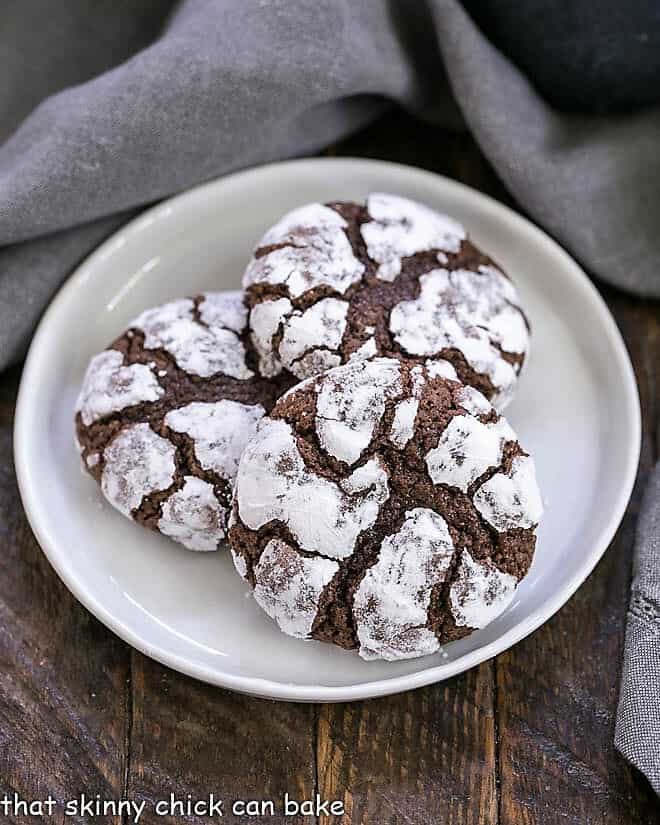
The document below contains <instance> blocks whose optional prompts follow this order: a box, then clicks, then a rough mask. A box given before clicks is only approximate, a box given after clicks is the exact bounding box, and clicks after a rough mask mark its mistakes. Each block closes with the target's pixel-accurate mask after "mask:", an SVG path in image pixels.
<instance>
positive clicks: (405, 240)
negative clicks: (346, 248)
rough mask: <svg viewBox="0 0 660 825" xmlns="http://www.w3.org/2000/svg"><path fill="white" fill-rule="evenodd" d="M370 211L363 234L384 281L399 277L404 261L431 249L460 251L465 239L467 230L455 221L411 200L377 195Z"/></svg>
mask: <svg viewBox="0 0 660 825" xmlns="http://www.w3.org/2000/svg"><path fill="white" fill-rule="evenodd" d="M367 211H368V212H369V215H370V216H371V220H370V221H368V222H367V223H363V224H362V226H361V227H360V231H361V233H362V238H363V240H364V242H365V244H366V245H367V253H368V255H369V257H370V258H371V259H372V260H374V261H376V263H378V265H379V266H378V273H377V274H378V277H379V278H382V279H383V280H384V281H393V280H394V279H395V278H396V276H397V275H399V273H400V272H401V259H402V258H407V257H410V256H411V255H415V254H416V253H418V252H427V251H429V250H432V249H437V250H444V251H445V252H458V251H459V249H460V246H461V241H462V240H463V239H464V238H465V229H463V227H462V226H461V225H460V224H459V223H458V222H457V221H455V220H454V219H453V218H450V217H449V216H447V215H442V214H440V213H439V212H435V211H434V210H433V209H429V208H428V206H424V205H423V204H421V203H416V202H415V201H411V200H409V199H408V198H401V197H397V196H395V195H384V194H381V193H375V194H372V195H369V197H368V198H367ZM443 259H444V260H445V261H446V257H445V256H443ZM441 260H442V259H441Z"/></svg>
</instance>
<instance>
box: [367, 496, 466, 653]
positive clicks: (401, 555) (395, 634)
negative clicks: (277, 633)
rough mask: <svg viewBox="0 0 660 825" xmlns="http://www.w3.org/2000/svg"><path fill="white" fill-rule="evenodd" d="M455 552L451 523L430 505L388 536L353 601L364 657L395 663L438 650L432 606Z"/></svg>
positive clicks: (414, 512)
mask: <svg viewBox="0 0 660 825" xmlns="http://www.w3.org/2000/svg"><path fill="white" fill-rule="evenodd" d="M453 555H454V544H453V542H452V539H451V536H450V534H449V530H448V528H447V523H446V521H445V520H444V519H443V518H442V516H440V515H438V513H436V512H434V511H433V510H430V509H428V508H423V507H419V508H415V509H413V510H409V511H408V512H407V513H406V518H405V521H404V522H403V525H402V526H401V528H400V529H399V531H398V532H397V533H394V534H393V535H391V536H386V538H385V539H384V540H383V543H382V545H381V548H380V551H379V554H378V560H377V561H376V563H375V564H373V565H372V566H371V567H370V568H369V569H368V570H367V572H366V573H365V575H364V577H363V579H362V581H361V582H360V585H359V587H358V589H357V591H356V593H355V597H354V601H353V616H354V620H355V624H356V629H357V636H358V639H359V641H360V656H362V658H363V659H386V660H388V661H394V660H397V659H409V658H413V657H415V656H426V655H428V654H430V653H434V652H435V651H436V650H437V649H438V647H439V644H438V640H437V638H436V636H435V634H434V633H433V632H432V631H431V630H429V629H428V628H427V627H426V624H427V622H428V608H429V605H430V602H431V592H432V590H433V588H434V587H435V585H437V584H440V583H441V582H443V581H444V580H445V576H446V574H447V570H448V568H449V565H450V563H451V560H452V556H453Z"/></svg>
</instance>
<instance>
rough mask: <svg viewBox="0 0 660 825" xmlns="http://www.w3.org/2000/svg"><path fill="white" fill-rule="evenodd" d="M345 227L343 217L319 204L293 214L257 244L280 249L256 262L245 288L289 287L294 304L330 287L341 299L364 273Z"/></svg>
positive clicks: (250, 266)
mask: <svg viewBox="0 0 660 825" xmlns="http://www.w3.org/2000/svg"><path fill="white" fill-rule="evenodd" d="M346 226H347V224H346V221H345V220H344V219H343V218H342V217H341V215H339V213H337V212H335V211H334V209H330V208H329V207H327V206H323V205H321V204H320V203H310V204H307V205H306V206H301V207H300V208H298V209H294V210H293V211H292V212H289V213H288V214H287V215H285V216H284V217H283V218H282V219H281V220H280V221H278V222H277V223H276V224H275V225H274V226H272V227H271V228H270V229H269V230H268V231H267V232H266V234H265V235H264V236H263V237H262V239H261V240H260V241H259V244H258V246H259V247H260V248H261V247H269V246H276V247H277V248H275V249H273V250H271V251H269V252H267V253H266V254H265V255H260V256H259V257H253V258H252V260H251V261H250V263H249V264H248V267H247V269H246V271H245V275H244V277H243V287H244V288H247V287H249V286H251V285H252V284H262V283H265V284H281V285H286V288H287V291H288V294H289V296H290V297H293V298H296V297H298V296H300V295H302V294H303V293H304V292H307V291H309V290H310V289H314V287H317V286H326V287H328V286H329V287H331V288H332V289H333V290H335V291H336V292H338V293H339V294H340V295H341V294H343V293H344V292H346V290H347V289H348V288H349V286H350V285H351V284H354V283H356V282H357V281H359V280H360V278H361V277H362V274H363V273H364V266H363V265H362V264H361V263H360V261H359V260H358V259H357V258H356V257H355V255H354V254H353V250H352V248H351V245H350V243H349V241H348V238H347V236H346V233H345V231H344V230H345V228H346Z"/></svg>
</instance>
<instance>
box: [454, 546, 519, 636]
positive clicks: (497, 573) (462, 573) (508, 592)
mask: <svg viewBox="0 0 660 825" xmlns="http://www.w3.org/2000/svg"><path fill="white" fill-rule="evenodd" d="M517 585H518V582H517V581H516V578H515V576H511V575H509V574H508V573H503V572H502V571H501V570H498V569H497V567H495V565H494V564H493V563H492V562H490V561H489V560H488V559H486V560H483V561H477V560H475V559H473V558H472V556H471V555H470V553H469V552H468V551H467V550H464V551H463V554H462V556H461V563H460V566H459V568H458V574H457V577H456V580H455V581H454V583H453V584H452V586H451V588H450V590H449V601H450V604H451V610H452V614H453V616H454V621H455V622H456V624H457V625H458V627H471V628H474V629H475V630H479V629H480V628H482V627H486V625H489V624H490V623H491V622H492V621H494V620H495V619H496V618H497V617H498V616H499V615H500V614H501V613H503V612H504V611H505V610H506V608H507V607H508V606H509V605H510V604H511V602H512V600H513V597H514V595H515V592H516V587H517Z"/></svg>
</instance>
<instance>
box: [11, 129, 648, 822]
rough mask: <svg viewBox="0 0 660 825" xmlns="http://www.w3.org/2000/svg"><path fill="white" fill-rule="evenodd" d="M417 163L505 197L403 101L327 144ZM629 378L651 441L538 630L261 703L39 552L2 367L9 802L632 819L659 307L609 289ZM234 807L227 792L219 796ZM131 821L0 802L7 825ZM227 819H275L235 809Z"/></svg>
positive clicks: (361, 817) (368, 815)
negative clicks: (380, 687) (120, 614)
mask: <svg viewBox="0 0 660 825" xmlns="http://www.w3.org/2000/svg"><path fill="white" fill-rule="evenodd" d="M333 153H336V154H348V155H360V156H366V157H376V158H384V159H388V160H396V161H400V162H402V163H409V164H413V165H416V166H422V167H425V168H427V169H431V170H433V171H437V172H440V173H443V174H446V175H448V176H450V177H452V178H456V179H458V180H461V181H464V182H465V183H467V184H469V185H471V186H474V187H476V188H477V189H481V190H483V191H486V192H489V193H490V194H492V195H494V196H495V197H497V198H499V199H501V200H504V201H506V202H511V199H510V197H509V196H508V195H507V194H506V192H505V191H504V189H503V187H502V185H501V184H500V183H499V181H498V180H497V178H496V176H495V175H494V173H493V171H492V169H491V168H490V167H489V165H488V164H487V162H486V161H485V160H484V158H483V156H482V155H481V154H480V152H479V150H478V149H477V147H476V146H475V144H474V143H473V142H472V141H471V140H470V139H469V138H468V137H467V136H465V135H455V134H450V133H444V132H441V131H439V130H438V129H437V128H434V127H431V126H427V125H422V124H419V123H416V122H415V121H413V120H412V119H410V118H408V117H407V116H405V115H402V114H399V113H392V114H390V115H387V116H386V117H385V118H383V119H382V120H381V121H379V122H378V123H377V124H375V125H373V126H372V127H370V128H369V129H367V130H366V131H365V132H362V133H360V134H359V135H357V136H355V137H353V138H351V139H350V140H348V141H346V142H345V143H344V144H342V145H341V146H339V147H337V148H336V149H335V150H333ZM601 290H602V294H603V296H604V298H605V300H606V301H607V303H608V305H609V307H610V309H611V311H612V313H613V314H614V317H615V318H616V321H617V323H618V325H619V328H620V329H621V331H622V333H623V336H624V338H625V340H626V344H627V346H628V349H629V352H630V355H631V358H632V361H633V364H634V366H635V371H636V374H637V380H638V382H639V388H640V395H641V401H642V409H643V417H644V443H643V449H642V458H641V465H640V470H639V477H638V480H637V485H636V487H635V492H634V494H633V498H632V501H631V503H630V506H629V508H628V512H627V515H626V517H625V519H624V521H623V524H622V526H621V528H620V529H619V531H618V533H617V536H616V538H615V540H614V542H613V543H612V546H611V547H610V549H609V550H608V552H607V553H606V555H605V557H604V558H603V560H602V561H601V562H600V564H599V565H598V567H597V569H596V570H595V572H594V573H593V574H592V575H591V576H590V578H589V579H588V580H587V582H586V583H585V584H584V585H583V586H582V587H581V588H580V590H579V591H578V593H577V594H576V595H575V596H574V597H573V598H572V599H571V600H570V602H569V603H568V604H567V605H566V606H565V607H564V608H563V609H562V610H561V611H560V612H559V613H558V614H557V615H556V616H555V617H554V618H553V619H551V620H550V621H549V622H548V623H547V624H545V625H544V626H543V627H542V628H540V629H539V630H537V631H536V633H534V634H533V635H532V636H530V637H529V638H527V639H525V640H524V641H523V642H521V643H519V644H518V645H516V646H515V647H514V648H513V649H511V650H509V651H507V652H506V653H503V654H501V655H500V656H498V657H497V658H496V659H494V660H492V661H490V662H486V663H485V664H482V665H481V666H480V667H478V668H475V669H474V670H471V671H469V672H468V673H465V674H463V675H462V676H459V677H456V678H454V679H451V680H450V681H447V682H443V683H441V684H437V685H432V686H430V687H427V688H423V689H420V690H416V691H412V692H410V693H404V694H400V695H398V696H392V697H388V698H385V699H377V700H373V701H364V702H355V703H352V704H342V705H303V704H286V703H277V702H271V701H265V700H261V699H252V698H248V697H245V696H240V695H238V694H235V693H231V692H228V691H224V690H220V689H218V688H214V687H210V686H208V685H204V684H201V683H198V682H195V681H193V680H192V679H189V678H187V677H185V676H181V675H179V674H178V673H175V672H173V671H171V670H168V669H167V668H165V667H162V666H161V665H159V664H157V663H156V662H153V661H151V660H149V659H147V658H145V657H144V656H143V655H141V654H140V653H138V652H136V651H135V650H132V649H131V648H130V647H129V646H128V645H126V644H124V643H123V642H122V641H120V640H119V639H117V638H116V637H115V636H114V635H113V634H112V633H110V632H109V631H108V630H106V628H105V627H104V626H103V625H101V624H100V623H99V622H98V621H96V620H95V619H94V618H93V617H92V616H91V615H90V614H89V613H88V612H87V611H86V610H85V609H84V608H83V607H81V605H79V604H78V603H77V602H76V601H75V600H74V599H73V597H72V596H71V595H70V594H69V592H68V591H67V590H66V588H65V587H64V585H63V584H62V583H61V582H60V581H59V579H58V578H57V576H56V575H55V573H54V572H53V570H52V569H51V568H50V566H49V564H48V562H47V561H46V559H45V557H44V556H43V555H42V553H41V551H40V549H39V547H38V545H37V543H36V541H35V539H34V537H33V535H32V533H31V531H30V528H29V526H28V523H27V521H26V518H25V515H24V513H23V510H22V507H21V502H20V499H19V495H18V490H17V486H16V478H15V475H14V469H13V463H12V446H11V440H12V425H13V411H14V402H15V397H16V390H17V386H18V381H19V378H20V369H18V368H16V369H14V370H11V371H10V372H9V373H5V374H4V375H2V376H0V546H1V548H2V554H1V557H0V564H1V565H2V572H1V575H0V798H2V796H3V795H4V794H5V793H7V794H10V795H11V794H13V793H14V792H16V793H18V794H19V795H20V797H21V798H24V799H31V800H34V799H43V798H44V797H45V796H47V794H48V793H51V794H52V795H53V796H54V797H55V798H57V799H58V800H67V799H72V798H75V797H77V796H78V795H79V794H80V793H82V792H85V793H87V794H88V795H89V796H91V797H94V795H95V794H99V795H100V797H101V798H102V799H120V798H135V799H137V800H141V799H142V800H147V801H148V805H147V809H146V812H145V813H144V815H143V817H142V819H141V820H140V822H142V823H145V824H146V825H155V823H159V825H160V824H161V823H170V822H172V823H173V822H177V823H180V822H191V823H207V822H211V821H219V820H217V819H215V818H214V819H209V818H207V817H205V816H196V815H191V816H187V815H183V816H181V815H174V816H171V817H167V816H166V817H161V816H157V815H156V813H155V810H154V808H153V805H154V803H155V801H156V800H159V799H167V798H168V797H169V794H170V793H174V794H176V795H177V796H178V798H180V799H182V800H185V799H186V797H187V795H188V794H190V795H191V796H192V798H193V799H204V798H207V797H208V794H209V793H210V792H214V793H215V794H216V796H220V797H223V798H224V799H225V800H229V802H231V801H232V800H237V799H242V800H249V799H274V800H278V803H277V804H278V810H279V800H280V799H282V798H283V796H284V793H285V792H288V793H289V795H290V796H291V797H293V798H297V799H310V798H313V797H314V794H315V793H318V794H319V795H320V797H321V798H322V799H325V800H341V801H342V802H343V803H344V807H345V813H344V815H343V816H335V817H333V816H326V815H325V814H323V813H321V814H320V815H319V816H311V815H310V816H302V817H291V818H288V819H287V820H286V821H287V822H290V823H299V822H304V823H312V822H320V823H330V822H332V823H334V822H337V823H339V822H342V823H355V825H367V823H374V824H375V825H385V824H386V823H397V824H398V823H402V825H403V823H411V824H412V825H422V824H423V823H438V825H450V823H451V824H452V825H454V824H455V823H483V825H497V824H498V823H501V824H502V825H510V824H511V823H516V825H518V823H520V825H523V824H526V823H530V825H550V823H562V825H569V824H572V823H575V824H576V825H578V823H579V825H587V824H591V823H593V825H596V823H598V824H600V823H608V825H610V823H611V825H627V824H628V823H630V825H639V823H644V824H645V823H652V822H658V821H660V808H659V806H658V800H657V798H656V797H655V796H654V795H653V793H652V791H651V790H650V787H649V785H648V784H647V783H646V781H645V780H644V778H643V777H641V775H640V774H638V773H637V772H636V771H635V770H634V769H632V768H630V767H629V766H628V765H627V764H626V762H625V761H624V760H623V759H622V758H621V757H620V756H619V755H618V754H617V753H616V751H615V750H614V748H613V744H612V739H613V733H614V720H615V715H616V704H617V694H618V685H619V676H620V671H621V657H622V648H623V639H624V630H625V620H626V606H627V597H628V588H629V583H630V577H631V561H632V545H633V538H634V530H635V521H636V518H637V513H638V507H639V502H640V495H641V492H642V490H643V487H644V482H645V479H646V478H647V475H648V473H649V470H650V468H651V467H652V465H653V463H654V461H655V460H656V459H657V458H658V419H659V415H658V414H659V411H660V410H659V407H660V398H659V397H658V395H657V392H658V389H659V388H660V380H659V379H660V306H659V305H658V303H657V302H656V303H653V302H649V301H643V300H639V299H635V298H632V297H629V296H626V295H624V294H622V293H620V292H617V291H615V290H613V289H610V288H606V287H601ZM227 804H229V803H228V802H226V803H225V805H227ZM41 821H43V822H57V823H63V822H67V823H70V822H82V821H85V822H95V823H97V822H122V821H123V822H130V821H131V819H130V817H128V816H126V815H123V816H117V817H113V816H110V815H109V816H106V817H103V816H102V817H97V818H94V819H91V818H86V817H83V818H80V817H76V816H66V815H65V813H64V811H63V810H62V809H61V808H60V809H58V810H57V811H56V812H55V813H54V814H53V816H52V817H48V816H44V817H43V819H40V818H39V817H33V818H30V817H28V818H21V817H15V816H13V815H11V814H10V815H9V816H7V817H4V816H3V815H2V813H0V822H21V823H24V822H41ZM222 821H224V822H242V823H247V822H262V823H263V822H279V821H284V820H283V818H282V817H281V815H279V814H276V816H275V817H266V818H264V817H249V816H246V817H234V816H232V815H231V810H230V809H228V808H227V807H225V816H224V819H223V820H222Z"/></svg>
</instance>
